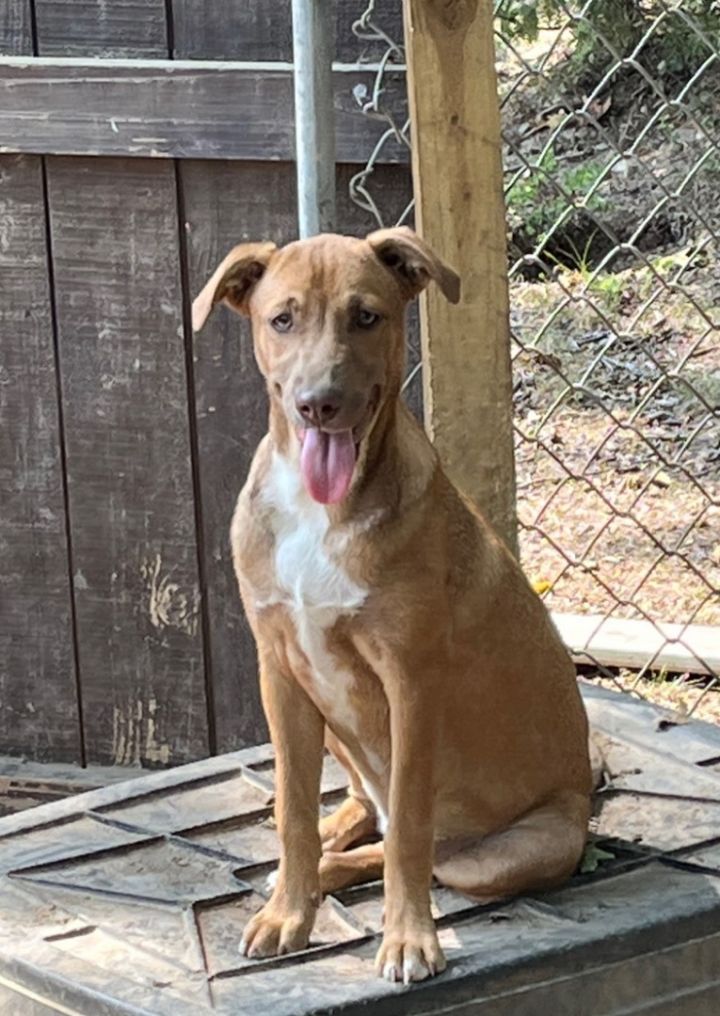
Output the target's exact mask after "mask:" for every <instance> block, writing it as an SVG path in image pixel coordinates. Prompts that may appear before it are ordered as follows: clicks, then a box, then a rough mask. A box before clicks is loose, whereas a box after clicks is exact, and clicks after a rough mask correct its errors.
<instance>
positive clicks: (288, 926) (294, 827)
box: [240, 654, 324, 957]
mask: <svg viewBox="0 0 720 1016" xmlns="http://www.w3.org/2000/svg"><path fill="white" fill-rule="evenodd" d="M260 688H261V691H262V700H263V707H264V709H265V715H266V717H267V721H268V725H269V727H270V733H271V736H272V742H273V747H274V748H275V780H276V786H275V819H276V823H277V828H278V834H279V837H280V850H281V854H280V866H279V868H278V875H277V882H276V883H275V888H274V890H273V893H272V896H271V897H270V899H269V900H268V902H267V903H266V904H265V906H264V907H263V908H262V910H260V911H259V913H257V914H256V915H255V916H254V917H253V918H252V919H251V920H250V922H249V923H248V925H247V927H246V928H245V932H244V934H243V938H242V942H241V944H240V951H241V953H243V954H244V955H246V956H253V957H262V956H279V955H281V954H283V953H288V952H293V951H295V950H297V949H304V948H305V947H306V946H307V944H308V939H309V937H310V932H311V930H312V926H313V922H314V920H315V914H316V911H317V907H318V905H319V903H320V883H319V875H318V866H319V861H320V835H319V832H318V810H319V799H320V774H321V770H322V755H323V738H324V720H323V718H322V716H321V715H320V713H319V712H318V710H317V709H316V708H315V706H314V705H313V703H312V702H311V701H310V699H309V698H308V696H307V695H306V694H305V692H304V691H303V689H302V688H301V687H300V685H299V684H298V682H297V681H296V680H295V678H294V677H292V675H290V674H286V673H284V672H283V671H282V670H281V669H280V667H279V665H278V663H277V661H276V660H275V658H274V655H270V654H266V656H265V658H262V657H261V660H260Z"/></svg>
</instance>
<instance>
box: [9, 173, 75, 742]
mask: <svg viewBox="0 0 720 1016" xmlns="http://www.w3.org/2000/svg"><path fill="white" fill-rule="evenodd" d="M0 275H1V277H2V299H1V300H0V349H1V350H2V354H1V355H0V505H2V510H1V511H0V752H4V753H18V754H27V755H29V756H31V757H33V758H36V759H53V760H58V761H67V762H70V761H79V760H80V758H81V746H80V729H79V720H78V708H77V701H76V689H75V656H74V651H73V639H72V614H71V589H70V576H69V567H68V548H67V543H66V531H65V504H64V496H63V483H62V465H61V456H60V431H59V423H58V400H57V389H56V375H55V353H54V348H53V324H52V313H51V305H50V292H49V284H48V259H47V251H46V244H45V213H44V198H43V185H42V176H41V168H40V160H39V159H38V158H28V157H22V156H21V157H17V156H5V157H0Z"/></svg>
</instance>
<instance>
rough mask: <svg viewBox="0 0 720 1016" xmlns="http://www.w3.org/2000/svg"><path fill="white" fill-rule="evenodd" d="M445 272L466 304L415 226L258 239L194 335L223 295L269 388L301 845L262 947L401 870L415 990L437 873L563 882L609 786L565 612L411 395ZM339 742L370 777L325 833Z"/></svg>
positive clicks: (258, 553)
mask: <svg viewBox="0 0 720 1016" xmlns="http://www.w3.org/2000/svg"><path fill="white" fill-rule="evenodd" d="M431 280H434V281H435V282H437V283H438V285H439V286H440V288H441V289H442V291H443V293H444V294H445V296H446V297H447V298H448V299H450V300H452V301H454V302H457V301H458V299H459V280H458V278H457V276H456V275H455V273H454V272H453V271H452V270H451V269H449V268H448V267H447V266H446V265H444V264H443V263H442V262H441V261H440V260H439V259H438V258H437V257H436V256H435V255H434V254H433V253H432V251H430V249H429V248H428V247H427V245H426V244H424V243H423V241H422V240H420V239H419V238H418V237H417V236H416V235H415V234H414V233H413V232H412V231H411V230H409V229H406V228H401V229H389V230H380V231H379V232H376V233H372V234H371V235H370V236H368V237H367V239H365V240H359V239H352V238H350V237H344V236H335V235H324V236H318V237H315V238H313V239H310V240H303V241H300V242H297V243H291V244H289V245H288V246H287V247H283V248H282V249H279V250H278V249H277V248H276V247H275V246H274V245H273V244H270V243H251V244H242V245H241V246H239V247H236V248H235V249H234V250H233V251H231V252H230V254H228V256H227V257H226V258H225V260H224V261H223V262H222V264H221V265H220V266H219V267H218V269H217V270H216V272H215V274H214V275H213V277H212V278H211V279H210V281H209V282H208V284H207V285H206V286H205V288H204V289H203V291H202V292H201V293H200V295H199V296H198V297H197V299H196V301H195V303H194V305H193V324H194V327H195V328H196V329H198V328H200V327H201V326H202V324H203V322H204V321H205V319H206V317H207V315H208V313H209V312H210V310H211V309H212V307H213V305H214V304H216V303H218V302H220V301H222V302H224V303H226V304H227V305H228V306H230V307H232V308H233V309H234V310H237V311H239V312H240V313H242V314H249V315H250V317H251V318H252V326H253V335H254V343H255V355H256V357H257V362H258V364H259V366H260V370H261V371H262V373H263V375H264V376H265V378H266V380H267V388H268V395H269V399H270V423H269V433H268V434H267V435H266V437H265V438H264V439H263V441H262V442H261V444H260V446H259V448H258V450H257V453H256V455H255V459H254V461H253V464H252V468H251V470H250V475H249V477H248V480H247V483H246V484H245V487H244V489H243V491H242V493H241V494H240V498H239V500H238V503H237V508H236V511H235V516H234V520H233V524H232V547H233V555H234V561H235V569H236V572H237V577H238V582H239V584H240V592H241V595H242V599H243V603H244V605H245V609H246V611H247V615H248V617H249V619H250V623H251V625H252V629H253V632H254V634H255V638H256V641H257V648H258V656H259V663H260V682H261V689H262V696H263V703H264V708H265V712H266V714H267V719H268V723H269V726H270V730H271V733H272V740H273V744H274V746H275V752H276V756H277V803H276V814H277V826H278V830H279V835H280V839H281V843H282V856H281V861H280V867H279V869H278V877H277V882H276V885H275V889H274V891H273V893H272V896H271V898H270V900H269V901H268V903H267V904H266V905H265V906H264V907H263V909H262V910H261V911H260V912H259V913H258V914H257V915H256V916H255V917H254V918H253V919H252V920H251V921H250V923H249V925H248V927H247V929H246V930H245V934H244V937H243V941H242V944H241V949H242V951H243V952H245V953H246V954H247V955H249V956H270V955H275V954H278V953H284V952H288V951H290V950H294V949H301V948H303V947H304V946H306V945H307V942H308V937H309V934H310V931H311V929H312V926H313V919H314V916H315V909H316V907H317V905H318V901H319V899H320V895H321V893H322V892H328V891H335V890H337V889H339V888H340V887H342V886H345V885H349V884H351V883H353V882H359V881H363V880H367V879H370V878H378V877H380V876H381V875H382V874H384V880H385V929H384V938H383V943H382V946H381V948H380V951H379V953H378V961H377V962H378V968H379V970H380V972H381V973H382V974H383V975H384V976H385V977H386V978H388V979H389V980H399V979H403V980H405V981H406V982H407V981H411V980H419V979H422V978H424V977H427V976H428V975H429V974H434V973H436V972H438V971H440V970H442V969H443V968H444V966H445V961H444V958H443V954H442V951H441V949H440V946H439V944H438V940H437V935H436V932H435V926H434V924H433V920H432V917H431V913H430V901H429V887H430V883H431V878H432V875H433V872H434V874H435V876H436V877H437V879H438V880H439V881H440V882H442V883H444V884H445V885H448V886H451V887H453V888H455V889H457V890H459V891H461V892H463V893H467V894H469V895H470V896H473V897H475V898H477V899H480V900H488V899H493V898H498V897H505V896H511V895H513V894H516V893H520V892H523V891H525V890H528V889H541V888H543V887H546V886H553V885H555V884H557V883H559V882H561V881H562V880H563V879H566V878H567V877H568V876H569V875H570V874H571V873H572V871H573V870H574V868H575V866H576V865H577V863H578V859H579V858H580V856H581V854H582V851H583V847H584V844H585V837H586V829H587V821H588V816H589V798H590V790H591V776H590V766H589V760H588V747H587V724H586V719H585V713H584V710H583V706H582V702H581V699H580V696H579V693H578V689H577V686H576V683H575V676H574V671H573V667H572V665H571V663H570V660H569V658H568V655H567V653H566V651H565V649H564V647H563V645H562V643H561V641H560V639H559V637H558V635H557V633H556V631H555V629H554V627H553V625H552V623H551V622H550V619H549V617H548V614H547V612H546V610H545V608H544V606H543V604H542V603H541V602H540V600H539V599H538V597H537V596H536V595H535V594H534V592H533V591H532V590H531V589H530V587H529V585H528V583H527V581H526V580H525V578H524V576H523V573H522V572H521V570H520V568H519V566H518V564H517V563H516V561H515V560H514V559H513V557H512V556H511V555H510V554H509V553H508V551H507V550H506V549H505V548H504V546H503V545H502V544H501V542H500V541H499V540H498V539H497V538H496V537H495V536H494V535H493V533H492V531H491V530H490V528H489V527H488V525H487V523H486V522H485V521H484V520H483V518H482V517H481V516H480V515H479V514H478V512H477V511H476V510H475V509H474V508H473V506H472V505H471V504H469V503H468V502H467V500H466V499H465V498H464V497H463V496H462V494H460V493H459V492H458V491H457V490H456V488H455V487H454V486H453V485H452V483H451V482H450V481H449V480H448V478H447V476H446V475H445V473H444V472H443V470H442V467H441V465H440V463H439V462H438V459H437V456H436V454H435V451H434V450H433V448H432V446H431V444H430V442H429V441H428V439H427V438H426V436H425V434H424V432H423V431H422V429H421V428H420V427H419V426H418V425H417V423H416V422H415V420H414V419H413V418H412V416H411V415H410V413H409V412H408V410H407V409H406V408H405V406H404V405H403V403H402V402H401V401H400V388H401V384H402V380H403V370H404V350H405V335H404V313H405V307H406V304H407V303H408V301H409V300H411V299H412V298H413V297H414V296H416V295H417V294H418V292H419V291H420V290H421V289H423V288H424V287H425V286H426V285H427V284H428V283H429V282H430V281H431ZM477 440H482V435H478V436H477ZM324 741H325V743H326V744H327V746H328V747H329V749H330V750H331V751H332V752H333V753H334V754H335V755H336V756H337V757H338V759H339V760H340V761H341V762H342V764H343V765H344V766H345V767H346V768H347V771H348V774H349V778H350V787H351V791H350V796H349V797H348V799H347V800H346V801H345V803H344V804H343V805H342V806H341V807H340V808H339V809H338V810H337V812H335V813H334V814H333V815H332V816H330V817H329V818H328V819H324V820H323V821H322V822H321V823H320V828H319V829H318V800H319V783H320V770H321V766H322V755H323V742H324ZM376 830H377V831H379V832H380V833H382V834H383V837H384V840H383V841H382V842H379V843H370V844H367V843H366V844H365V845H362V846H356V847H355V848H354V849H346V848H352V845H353V844H354V843H356V842H357V841H358V840H359V839H362V838H364V837H365V838H367V836H368V834H369V833H372V832H374V831H376Z"/></svg>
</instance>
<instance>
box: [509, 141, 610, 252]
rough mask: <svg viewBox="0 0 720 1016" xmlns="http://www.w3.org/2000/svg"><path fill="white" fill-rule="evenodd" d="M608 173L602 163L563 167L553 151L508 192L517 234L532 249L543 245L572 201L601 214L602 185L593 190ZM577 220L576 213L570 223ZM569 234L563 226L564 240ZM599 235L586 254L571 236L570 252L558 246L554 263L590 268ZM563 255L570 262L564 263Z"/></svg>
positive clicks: (568, 245)
mask: <svg viewBox="0 0 720 1016" xmlns="http://www.w3.org/2000/svg"><path fill="white" fill-rule="evenodd" d="M604 170H605V167H604V165H603V164H602V163H600V162H586V163H583V164H581V165H578V166H569V167H563V166H561V165H560V164H559V163H558V160H557V158H556V156H555V154H554V152H553V151H552V150H551V149H550V150H548V151H547V152H545V153H544V154H543V156H542V157H541V159H540V160H539V162H538V163H537V164H536V165H535V166H532V167H531V168H529V169H528V170H526V171H525V173H524V174H523V175H522V176H520V177H519V178H518V179H517V180H516V181H515V182H514V183H513V185H512V186H511V187H510V189H509V190H508V193H507V207H508V214H509V218H510V223H511V226H512V227H513V230H514V232H516V233H517V232H521V233H522V234H523V236H524V238H525V240H526V241H527V243H529V244H531V245H536V244H538V243H542V241H543V240H545V239H546V237H547V235H548V233H549V231H550V229H551V228H552V227H553V225H555V223H556V222H557V221H558V219H559V218H560V217H561V216H562V215H563V212H564V211H565V209H566V208H567V207H568V204H569V202H570V201H572V203H573V204H575V205H576V206H579V207H580V208H585V209H587V211H588V212H591V213H595V212H601V211H602V210H603V208H604V207H605V204H606V200H605V198H604V196H603V194H602V184H600V185H599V186H598V187H597V189H595V190H593V188H595V187H596V185H597V184H598V182H599V181H600V179H601V176H602V174H603V173H604ZM565 195H567V198H566V196H565ZM588 195H590V196H589V197H588ZM575 218H576V216H574V213H573V214H571V215H570V216H569V217H568V220H569V221H570V222H572V223H575ZM566 232H567V230H566V229H565V228H564V227H563V226H561V227H560V238H562V236H563V234H564V233H566ZM596 232H597V231H596V230H594V229H593V230H592V232H591V233H590V236H589V239H588V240H587V243H586V244H585V246H584V250H583V251H582V252H581V251H580V250H579V249H578V244H576V242H575V241H574V240H573V239H572V237H571V236H568V237H566V238H565V239H564V244H565V248H566V249H565V250H563V249H562V246H561V245H560V244H558V245H556V250H555V252H554V254H553V255H552V257H551V260H554V261H556V263H558V264H561V265H562V266H563V267H568V266H570V267H572V268H574V269H578V270H580V269H581V266H582V265H583V264H585V265H586V266H589V264H590V261H591V258H590V250H591V246H592V241H593V237H594V235H595V233H596ZM567 248H569V250H568V249H567ZM561 255H564V256H566V257H567V259H568V260H567V261H564V260H563V259H562V257H561Z"/></svg>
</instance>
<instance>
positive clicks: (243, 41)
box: [173, 0, 403, 63]
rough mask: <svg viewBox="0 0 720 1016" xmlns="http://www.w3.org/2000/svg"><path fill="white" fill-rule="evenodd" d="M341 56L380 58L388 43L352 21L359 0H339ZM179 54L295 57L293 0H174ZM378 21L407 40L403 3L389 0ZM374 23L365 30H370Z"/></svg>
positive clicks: (334, 5) (229, 57) (362, 7)
mask: <svg viewBox="0 0 720 1016" xmlns="http://www.w3.org/2000/svg"><path fill="white" fill-rule="evenodd" d="M330 6H331V7H332V9H333V13H334V15H335V37H336V59H338V60H343V61H347V62H348V63H354V62H356V61H357V60H359V59H361V58H362V59H377V58H379V57H380V56H382V54H383V52H384V51H385V48H386V45H385V43H384V42H382V41H381V42H377V41H373V40H370V39H359V38H357V36H355V35H354V34H353V32H352V26H353V23H354V22H355V21H357V20H358V19H359V18H360V17H361V15H362V14H363V12H364V10H365V7H366V6H367V5H366V4H364V3H358V0H333V3H332V4H331V5H330ZM173 20H174V23H175V54H176V56H180V57H192V58H194V59H198V58H199V59H205V60H213V59H214V60H292V14H291V0H272V3H268V0H243V2H242V3H233V4H229V3H228V2H227V0H203V3H198V2H197V0H173ZM378 23H379V24H380V25H381V26H382V28H383V29H384V30H385V31H386V32H387V33H388V35H390V37H391V38H393V39H394V40H396V41H397V42H399V43H401V44H402V41H403V29H402V4H401V2H400V0H384V2H383V3H382V4H380V5H379V11H378ZM369 33H370V29H369V28H368V29H366V30H365V32H364V34H365V35H368V34H369Z"/></svg>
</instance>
